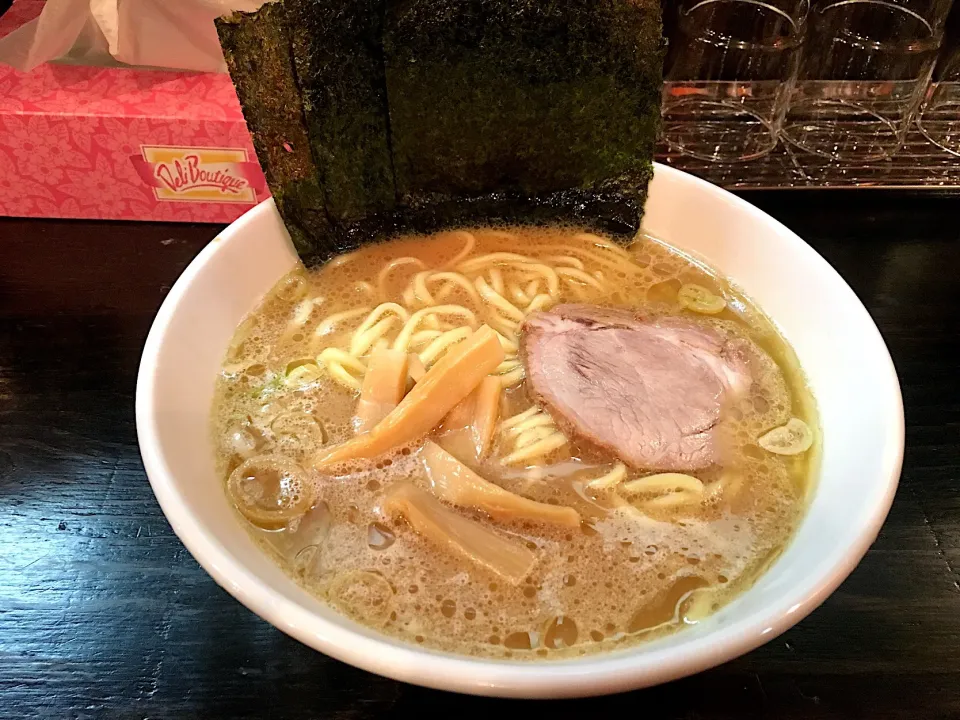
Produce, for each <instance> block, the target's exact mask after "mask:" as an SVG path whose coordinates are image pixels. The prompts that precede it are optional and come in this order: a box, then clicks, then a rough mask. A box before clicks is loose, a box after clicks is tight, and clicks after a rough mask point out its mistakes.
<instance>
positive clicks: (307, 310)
mask: <svg viewBox="0 0 960 720" xmlns="http://www.w3.org/2000/svg"><path fill="white" fill-rule="evenodd" d="M322 302H323V298H307V299H306V300H301V301H300V302H298V303H297V305H296V307H295V308H294V309H293V318H292V319H291V320H290V326H291V327H303V326H304V325H306V324H307V321H308V320H309V319H310V316H311V315H313V311H314V310H316V309H317V305H318V304H319V303H322Z"/></svg>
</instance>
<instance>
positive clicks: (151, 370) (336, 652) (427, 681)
mask: <svg viewBox="0 0 960 720" xmlns="http://www.w3.org/2000/svg"><path fill="white" fill-rule="evenodd" d="M655 171H656V173H657V174H663V175H666V176H674V178H673V179H676V180H682V181H683V182H686V183H692V184H693V185H694V186H696V187H698V188H699V189H700V190H701V191H705V192H709V193H719V194H721V195H723V196H725V197H724V200H725V201H726V202H729V203H732V204H733V205H735V206H736V208H737V209H738V210H739V211H740V212H742V213H746V214H749V215H753V216H754V217H757V218H759V219H762V220H763V222H765V223H767V224H772V227H774V228H776V229H777V230H779V231H780V234H781V235H782V240H783V241H784V242H787V243H790V244H793V245H795V246H796V247H795V248H794V250H796V251H797V252H800V253H807V254H809V255H810V256H811V257H812V258H813V259H814V260H815V261H816V263H817V264H819V265H820V266H821V271H823V272H826V273H829V274H832V275H834V276H836V278H837V279H838V280H839V281H840V282H841V283H842V284H843V287H844V288H846V290H847V291H848V292H849V296H850V300H851V302H853V303H855V305H856V306H857V307H858V308H859V310H860V311H861V312H862V315H863V322H864V323H865V325H864V328H865V329H866V330H867V331H868V332H870V333H872V334H875V335H876V339H877V340H878V341H879V343H880V347H882V348H883V349H884V351H885V355H884V357H882V358H877V362H878V363H882V364H883V365H884V373H885V374H886V375H887V377H888V380H889V382H887V383H885V387H884V388H883V390H884V391H885V392H891V393H892V397H891V398H890V400H891V401H892V407H893V408H894V409H895V412H893V413H891V417H889V418H886V419H885V423H884V427H885V430H886V432H887V434H888V436H892V437H895V438H897V443H896V446H895V447H887V448H885V452H884V456H885V457H884V459H885V468H884V471H883V477H882V478H879V479H878V482H880V481H883V482H885V483H886V486H885V488H884V491H883V494H882V495H880V496H879V497H878V500H877V501H876V503H875V504H874V506H873V507H872V508H870V513H869V516H868V520H867V522H865V523H864V525H863V527H862V528H861V531H860V532H859V534H858V535H857V538H856V541H855V542H854V543H853V544H852V545H851V546H850V547H849V548H847V550H846V552H845V553H844V554H843V555H842V556H841V557H840V558H839V559H838V560H837V561H836V562H835V563H834V564H833V565H831V566H829V567H827V568H825V569H823V570H822V571H821V573H820V575H819V576H813V575H811V576H808V577H807V578H806V579H805V581H804V582H803V583H797V584H794V585H792V586H791V587H790V588H789V589H788V590H786V591H785V592H784V593H783V594H782V596H781V597H780V598H779V599H778V600H777V602H775V603H771V604H769V605H768V606H766V607H765V608H764V610H763V611H762V612H760V613H755V614H754V615H755V617H748V618H745V619H743V620H738V621H736V622H733V623H731V624H730V625H728V626H724V627H720V628H718V629H716V630H714V631H712V632H710V633H708V634H705V635H704V636H702V637H701V638H698V639H697V640H694V641H691V642H688V643H685V644H680V645H676V646H673V647H669V648H664V649H663V651H662V652H659V651H647V652H643V651H641V649H640V648H637V651H635V652H631V651H629V650H628V651H623V652H615V653H610V654H598V655H590V656H586V657H583V658H577V659H571V660H562V661H549V662H543V663H537V662H523V661H512V660H491V659H481V658H471V657H467V656H459V655H453V654H450V653H443V652H439V651H434V650H430V649H426V648H418V647H416V646H412V645H408V644H406V643H402V642H400V641H396V640H393V639H391V638H389V637H387V636H385V635H380V634H378V633H375V632H372V631H367V630H365V629H359V630H358V629H355V628H356V626H354V627H351V625H353V623H351V622H350V621H347V620H345V619H344V621H343V622H335V621H333V620H330V619H327V618H325V617H322V616H320V615H318V614H315V613H313V612H311V611H310V610H308V609H307V608H305V607H303V606H301V605H299V604H297V603H296V602H294V601H292V600H291V599H289V598H287V597H285V596H284V595H283V594H281V593H280V592H278V591H277V590H275V589H274V588H272V587H270V586H268V585H265V584H264V583H262V582H261V581H260V580H258V578H257V577H256V576H255V575H254V574H253V573H252V572H251V571H249V570H248V569H247V568H246V567H245V566H244V565H243V564H242V563H241V562H240V561H239V560H238V559H236V558H234V557H233V555H232V554H231V553H230V552H229V551H228V550H227V549H226V548H224V547H223V546H222V545H221V544H220V543H219V542H218V541H217V540H216V539H215V538H214V537H213V536H212V534H211V533H210V532H208V531H207V529H206V528H205V527H204V526H203V525H202V524H201V522H200V521H199V520H198V518H197V517H195V516H194V515H193V514H192V512H191V511H190V509H189V507H188V506H187V504H186V503H185V501H184V498H183V497H182V496H181V495H180V493H179V492H178V490H177V488H176V484H175V482H174V481H173V473H172V471H171V470H170V468H169V466H168V464H167V462H166V460H165V458H164V457H163V455H162V453H161V451H160V445H159V442H158V441H157V437H158V434H159V433H158V423H157V421H156V417H155V404H154V391H155V387H154V379H155V377H156V374H157V368H158V358H159V356H160V349H161V347H162V344H163V341H164V338H165V336H166V333H167V330H168V328H169V326H170V324H171V322H172V320H173V318H174V316H175V314H176V313H177V310H178V307H179V305H180V302H181V300H182V298H183V297H184V295H185V294H186V292H187V290H188V288H189V287H191V286H192V284H193V283H194V281H195V280H196V278H197V277H199V276H200V275H201V273H202V272H203V271H204V269H205V268H206V266H207V264H208V263H210V262H211V261H212V260H213V258H214V257H215V256H216V255H217V254H218V253H219V252H220V251H221V249H222V248H223V246H224V245H225V244H226V243H227V242H229V240H230V238H231V237H232V236H234V235H237V234H240V233H242V232H243V231H244V229H245V228H246V226H247V225H249V224H251V223H253V222H254V221H255V219H256V218H258V217H260V216H261V215H263V214H265V213H272V212H274V211H275V209H274V207H275V206H274V204H273V200H272V199H270V200H267V201H264V202H262V203H260V204H259V205H257V206H255V207H254V208H252V209H251V210H249V211H248V212H247V213H245V214H244V215H243V216H241V217H240V218H239V219H237V220H235V221H234V222H233V223H232V224H230V225H229V226H228V227H227V228H226V229H224V230H223V231H222V232H221V233H220V234H219V235H218V236H217V237H216V238H215V239H214V240H212V241H211V242H210V243H208V244H207V245H206V246H205V247H204V248H203V249H202V250H201V251H200V253H198V254H197V256H196V257H195V258H194V259H193V260H192V261H191V262H190V264H189V265H188V266H187V268H186V269H185V270H184V271H183V273H182V274H181V275H180V277H179V278H178V280H177V281H176V283H175V284H174V285H173V287H172V288H171V289H170V292H169V293H168V294H167V296H166V298H164V301H163V303H162V304H161V307H160V309H159V311H158V312H157V315H156V318H155V320H154V322H153V325H152V326H151V328H150V332H149V334H148V336H147V340H146V343H145V345H144V350H143V354H142V358H141V363H140V368H139V372H138V375H137V389H136V425H137V436H138V442H139V446H140V453H141V456H142V459H143V464H144V467H145V469H146V472H147V476H148V478H149V481H150V485H151V487H152V489H153V492H154V494H155V495H156V498H157V501H158V502H159V504H160V507H161V509H162V510H163V513H164V515H165V516H166V518H167V520H168V522H169V523H170V525H171V526H172V527H173V530H174V532H175V533H176V534H177V536H178V537H179V538H180V540H181V541H182V542H183V544H184V546H186V548H187V549H188V550H189V551H190V553H191V554H192V555H193V557H194V558H195V559H196V560H197V562H198V563H199V564H200V565H201V566H202V567H203V568H204V570H206V571H207V573H209V574H210V575H211V576H212V577H213V579H214V580H215V581H216V582H217V583H218V584H219V585H220V586H221V587H223V588H224V589H225V590H227V592H229V593H230V594H231V595H233V596H234V597H235V598H236V599H237V600H239V601H240V602H241V603H243V604H244V605H245V606H246V607H247V608H249V609H250V610H251V611H253V612H254V613H256V614H257V615H259V616H260V617H262V618H263V619H265V620H267V621H268V622H269V623H271V624H272V625H273V626H275V627H276V628H278V629H280V630H282V631H283V632H284V633H286V634H287V635H290V636H291V637H293V638H295V639H297V640H299V641H300V642H302V643H304V644H305V645H308V646H309V647H312V648H314V649H315V650H318V651H320V652H322V653H324V654H326V655H328V656H330V657H333V658H336V659H338V660H341V661H343V662H346V663H349V664H351V665H353V666H355V667H358V668H361V669H364V670H367V671H369V672H373V673H377V674H379V675H383V676H386V677H390V678H392V679H395V680H400V681H404V682H408V683H412V684H416V685H421V686H425V687H430V688H435V689H442V690H452V691H457V692H461V693H468V694H473V695H488V696H498V697H523V698H561V697H586V696H593V695H601V694H607V693H611V692H619V691H624V690H631V689H637V688H641V687H648V686H651V685H656V684H659V683H662V682H667V681H669V680H674V679H677V678H680V677H685V676H687V675H692V674H694V673H697V672H700V671H702V670H706V669H708V668H711V667H715V666H717V665H720V664H721V663H723V662H726V661H728V660H731V659H733V658H735V657H738V656H740V655H743V654H744V653H747V652H749V651H751V650H753V649H755V648H757V647H759V646H760V645H762V644H764V643H766V642H768V641H770V640H772V639H773V638H775V637H777V636H778V635H780V634H781V633H783V632H784V631H785V630H787V629H789V628H790V627H792V626H793V625H794V624H796V623H797V622H799V621H800V620H801V619H803V618H804V617H806V616H807V615H808V614H809V613H810V612H812V611H813V610H814V609H815V608H817V607H818V606H819V605H820V604H821V603H822V602H823V601H824V600H825V599H826V598H827V597H828V596H829V595H830V594H831V593H832V592H833V591H834V590H835V589H836V588H837V587H838V586H839V585H840V583H841V582H842V581H843V580H844V579H846V577H847V576H848V575H849V574H850V573H851V572H852V571H853V569H854V568H855V567H856V565H857V564H858V563H859V561H860V560H861V558H862V557H863V555H864V554H865V553H866V551H867V549H868V548H869V547H870V545H871V544H872V543H873V541H874V540H875V539H876V536H877V534H878V533H879V531H880V528H881V526H882V524H883V522H884V520H885V519H886V516H887V514H888V512H889V510H890V506H891V504H892V502H893V497H894V494H895V493H896V489H897V485H898V481H899V477H900V471H901V468H902V463H903V448H904V415H903V400H902V395H901V391H900V384H899V381H898V378H897V374H896V369H895V367H894V364H893V360H892V359H891V357H890V354H889V350H887V348H886V344H885V343H884V341H883V337H882V336H881V335H880V331H879V330H878V329H877V327H876V324H875V323H874V322H873V319H872V318H871V317H870V315H869V313H868V312H867V310H866V308H865V307H864V306H863V304H862V303H861V302H860V300H859V298H857V296H856V294H855V293H854V292H853V290H852V289H850V287H849V286H848V285H847V284H846V281H844V280H843V279H842V277H840V275H839V274H838V273H837V272H836V270H834V269H833V267H832V266H830V264H829V263H827V261H826V260H825V259H824V258H823V257H822V256H821V255H820V254H819V253H817V252H816V251H815V250H814V249H813V248H812V247H811V246H809V245H807V244H806V243H805V242H804V241H803V240H802V239H801V238H800V237H799V236H797V235H796V234H795V233H793V232H792V231H790V230H789V229H787V228H786V227H785V226H783V225H782V224H781V223H779V222H778V221H777V220H775V219H774V218H772V217H770V216H769V215H767V214H766V213H764V212H762V211H761V210H759V209H758V208H756V207H754V206H753V205H750V204H749V203H748V202H746V201H745V200H743V199H741V198H739V197H737V196H735V195H732V194H731V193H729V192H727V191H725V190H723V189H721V188H719V187H716V186H714V185H712V184H710V183H708V182H706V181H705V180H701V179H699V178H696V177H694V176H692V175H689V174H688V173H684V172H681V171H679V170H676V169H674V168H670V167H667V166H664V165H660V164H659V163H655ZM678 176H682V177H678ZM878 390H879V389H878Z"/></svg>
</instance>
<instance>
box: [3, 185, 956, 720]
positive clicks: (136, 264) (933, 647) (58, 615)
mask: <svg viewBox="0 0 960 720" xmlns="http://www.w3.org/2000/svg"><path fill="white" fill-rule="evenodd" d="M748 199H752V200H753V201H754V202H756V203H757V204H759V205H760V206H761V207H763V208H765V209H767V210H768V211H770V212H771V213H772V214H773V215H774V216H776V217H778V218H780V219H781V220H782V221H783V222H785V223H786V224H787V225H788V226H790V227H791V228H793V229H794V230H796V231H797V232H798V233H800V235H801V236H803V237H804V238H806V239H807V240H809V241H810V242H811V244H813V245H814V247H816V248H817V249H818V250H819V251H820V252H821V253H823V254H824V255H825V256H826V257H827V259H828V260H829V261H830V262H831V263H833V265H834V266H835V267H836V268H837V269H838V270H839V271H840V272H841V274H842V275H843V276H844V277H845V278H846V279H847V281H848V282H849V283H850V284H851V285H852V286H853V288H854V290H856V292H857V294H858V295H859V296H860V297H861V298H862V299H863V301H864V302H865V303H866V305H867V307H868V308H869V310H870V312H871V313H872V315H873V317H874V318H875V319H876V321H877V324H878V325H879V326H880V329H881V331H882V332H883V335H884V337H885V338H886V341H887V343H888V345H889V347H890V350H891V353H892V354H893V358H894V361H895V362H896V365H897V369H898V371H899V373H900V379H901V382H902V384H903V392H904V400H905V404H906V412H907V452H906V460H905V464H904V471H903V479H902V482H901V486H900V491H899V492H898V494H897V498H896V501H895V503H894V506H893V510H892V512H891V514H890V517H889V519H888V520H887V523H886V525H885V527H884V529H883V531H882V533H881V535H880V538H879V539H878V541H877V543H876V544H875V546H874V547H873V548H872V549H871V550H870V552H869V553H868V554H867V556H866V558H865V559H864V560H863V562H862V563H861V565H860V566H859V567H858V568H857V570H856V571H855V572H854V573H853V575H852V576H851V577H850V579H849V580H847V581H846V582H845V583H844V584H843V586H842V587H841V588H840V589H839V590H838V591H837V592H836V593H835V594H834V595H833V596H832V597H831V598H830V599H829V600H828V601H827V602H826V603H825V604H824V605H823V606H822V607H821V608H820V609H818V610H816V611H815V612H814V613H813V614H812V615H811V616H810V617H809V618H807V619H806V620H804V621H803V622H801V623H800V624H799V625H798V626H797V627H795V628H793V629H792V630H790V631H788V632H787V633H786V634H785V635H783V636H782V637H780V638H777V639H776V640H774V641H773V642H771V643H769V644H768V645H766V646H764V647H762V648H760V649H758V650H756V651H755V652H752V653H750V654H749V655H747V656H745V657H742V658H740V659H738V660H734V661H733V662H730V663H728V664H726V665H724V666H722V667H720V668H717V669H715V670H712V671H709V672H706V673H703V674H701V675H698V676H695V677H691V678H687V679H684V680H680V681H677V682H674V683H670V684H668V685H665V686H662V687H658V688H653V689H649V690H644V691H639V692H636V693H630V694H626V695H620V696H615V697H610V698H602V699H594V700H584V701H564V702H562V703H551V704H543V705H542V707H534V706H532V705H530V704H529V703H512V702H506V701H497V700H484V699H475V698H464V697H458V696H455V695H449V694H444V693H439V692H433V691H428V690H422V689H419V688H415V687H411V686H406V685H402V684H399V683H396V682H393V681H390V680H385V679H382V678H379V677H375V676H372V675H369V674H367V673H364V672H361V671H359V670H355V669H353V668H351V667H348V666H346V665H343V664H341V663H339V662H336V661H334V660H330V659H328V658H326V657H324V656H322V655H320V654H318V653H315V652H314V651H312V650H310V649H308V648H306V647H304V646H302V645H300V644H299V643H297V642H295V641H294V640H291V639H290V638H288V637H286V636H285V635H283V634H282V633H280V632H279V631H278V630H275V629H274V628H273V627H271V626H270V625H268V624H267V623H265V622H264V621H262V620H260V619H259V618H258V617H256V616H255V615H253V614H252V613H251V612H249V611H248V610H246V609H245V608H244V607H242V606H241V605H240V604H239V603H238V602H236V601H235V600H233V599H232V598H231V597H230V596H228V595H227V593H226V592H224V591H223V590H221V589H220V588H219V587H217V585H216V584H215V583H214V582H213V580H211V579H210V578H209V577H208V576H207V575H206V573H204V572H203V571H202V570H201V569H200V567H199V566H198V565H197V563H196V562H195V561H194V560H193V558H192V557H191V556H190V555H189V554H188V553H187V552H186V551H185V550H184V548H183V546H182V545H181V544H180V542H179V540H178V539H177V538H176V536H175V535H174V534H173V532H172V531H171V529H170V526H169V525H168V524H167V522H166V520H165V519H164V517H163V515H162V514H161V512H160V509H159V507H158V506H157V503H156V502H155V501H154V499H153V495H152V493H151V491H150V487H149V485H148V483H147V480H146V477H145V476H144V472H143V468H142V466H141V464H140V455H139V453H138V450H137V445H136V432H135V428H134V415H133V396H134V385H135V380H136V371H137V365H138V361H139V357H140V350H141V347H142V344H143V341H144V338H145V336H146V333H147V330H148V329H149V327H150V323H151V321H152V318H153V314H154V312H155V311H156V309H157V307H158V306H159V304H160V302H161V300H162V299H163V296H164V294H165V293H166V292H167V291H168V290H169V288H170V285H171V284H172V283H173V281H174V280H175V279H176V277H177V276H178V275H179V273H180V272H181V270H182V269H183V268H184V267H185V266H186V265H187V263H188V262H189V261H190V260H191V258H192V257H193V256H194V255H195V254H196V253H197V252H198V251H199V250H200V248H201V247H203V245H204V244H205V243H206V242H207V241H208V240H209V239H210V238H212V237H213V236H214V234H215V232H216V230H217V228H215V227H213V226H190V225H157V224H133V223H90V222H58V221H40V220H29V221H27V220H15V219H0V717H3V718H18V719H19V718H152V719H156V718H288V717H289V718H308V717H316V718H350V719H354V718H373V717H386V718H393V717H397V718H400V717H407V716H411V717H413V716H415V715H418V714H419V715H423V714H424V713H425V716H426V717H436V716H440V715H441V714H443V715H448V714H449V713H451V712H453V713H462V712H464V711H468V709H473V710H476V712H478V713H480V712H482V713H497V714H498V715H501V714H509V715H511V716H512V715H513V714H516V715H518V716H520V715H523V716H527V715H528V714H529V713H530V712H536V713H541V712H542V713H545V714H548V715H551V716H554V715H555V716H560V717H566V716H570V717H577V718H593V717H596V718H614V717H639V718H683V719H686V720H692V719H694V718H704V719H713V718H729V719H733V718H745V717H771V718H785V719H792V718H863V719H864V720H885V719H887V718H904V719H906V718H910V719H913V718H960V321H958V315H960V221H958V218H960V198H949V197H932V196H929V195H926V196H924V195H920V196H908V195H900V194H897V195H890V194H884V193H879V192H871V191H854V192H839V193H834V194H826V193H823V192H792V193H782V194H769V195H749V196H748ZM810 291H811V292H816V289H815V288H811V290H810ZM797 302H803V298H797Z"/></svg>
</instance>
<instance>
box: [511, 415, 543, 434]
mask: <svg viewBox="0 0 960 720" xmlns="http://www.w3.org/2000/svg"><path fill="white" fill-rule="evenodd" d="M553 424H554V422H553V418H552V417H550V416H549V415H547V414H546V413H545V412H538V413H537V414H536V415H532V416H531V417H528V418H525V419H524V420H521V421H520V422H518V423H517V424H516V425H515V426H514V427H512V428H510V429H509V431H508V434H509V435H512V436H515V435H517V434H519V433H522V432H524V431H525V430H530V429H532V428H536V427H543V426H545V425H551V426H552V425H553Z"/></svg>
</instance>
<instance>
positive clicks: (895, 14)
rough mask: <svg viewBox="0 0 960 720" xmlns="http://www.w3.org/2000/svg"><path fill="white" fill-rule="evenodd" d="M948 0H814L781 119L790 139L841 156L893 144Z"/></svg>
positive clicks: (881, 153)
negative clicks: (793, 81) (790, 90)
mask: <svg viewBox="0 0 960 720" xmlns="http://www.w3.org/2000/svg"><path fill="white" fill-rule="evenodd" d="M951 3H952V0H813V3H812V6H811V9H810V14H809V23H808V28H807V40H806V44H805V46H804V49H803V55H802V59H801V62H800V73H799V77H798V79H797V82H796V85H795V87H794V89H793V92H792V97H791V100H790V107H789V110H788V111H787V117H786V120H785V121H784V127H783V135H784V137H785V138H786V139H787V140H788V141H789V142H791V143H792V144H793V145H796V146H797V147H799V148H801V149H803V150H806V151H808V152H811V153H815V154H817V155H820V156H822V157H827V158H831V159H835V160H840V161H848V160H857V161H860V162H862V161H872V160H881V159H885V158H889V157H891V156H892V155H894V154H895V153H896V152H897V150H899V149H900V147H901V145H902V144H903V141H904V138H905V136H906V133H907V129H908V128H909V126H910V123H911V122H912V120H913V117H914V115H915V113H916V110H917V107H918V105H919V103H920V101H921V99H922V98H923V93H924V91H925V89H926V87H927V83H928V82H929V80H930V72H931V70H932V69H933V64H934V62H935V60H936V55H937V49H938V48H939V46H940V40H941V38H942V35H943V23H944V20H945V19H946V15H947V13H948V12H949V9H950V4H951Z"/></svg>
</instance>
